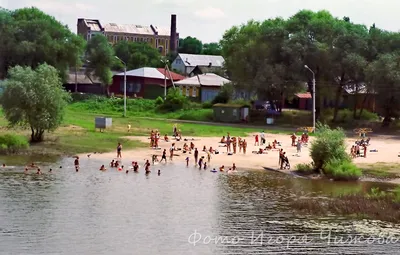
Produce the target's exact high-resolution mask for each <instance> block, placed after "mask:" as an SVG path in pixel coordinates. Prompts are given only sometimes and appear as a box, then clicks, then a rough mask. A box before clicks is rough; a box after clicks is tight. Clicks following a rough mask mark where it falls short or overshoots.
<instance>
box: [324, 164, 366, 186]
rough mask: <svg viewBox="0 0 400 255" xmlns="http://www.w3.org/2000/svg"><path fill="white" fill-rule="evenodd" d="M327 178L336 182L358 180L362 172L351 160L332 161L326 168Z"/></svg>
mask: <svg viewBox="0 0 400 255" xmlns="http://www.w3.org/2000/svg"><path fill="white" fill-rule="evenodd" d="M324 172H325V174H326V175H327V176H329V177H332V178H333V179H334V180H336V181H348V180H358V179H359V178H360V177H361V175H362V171H361V170H360V169H359V168H358V167H357V166H356V165H354V164H353V163H352V162H351V161H350V160H346V159H345V160H338V159H332V160H330V161H329V162H328V163H327V164H326V165H325V167H324Z"/></svg>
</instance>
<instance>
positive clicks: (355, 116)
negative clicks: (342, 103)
mask: <svg viewBox="0 0 400 255" xmlns="http://www.w3.org/2000/svg"><path fill="white" fill-rule="evenodd" d="M357 104H358V83H356V90H355V93H354V106H353V119H357Z"/></svg>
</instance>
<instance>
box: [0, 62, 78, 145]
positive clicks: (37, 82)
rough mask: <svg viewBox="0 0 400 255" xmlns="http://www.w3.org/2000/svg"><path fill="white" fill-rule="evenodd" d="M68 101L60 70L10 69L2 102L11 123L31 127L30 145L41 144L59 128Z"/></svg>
mask: <svg viewBox="0 0 400 255" xmlns="http://www.w3.org/2000/svg"><path fill="white" fill-rule="evenodd" d="M69 99H70V95H69V94H68V93H67V92H66V91H65V90H64V89H63V87H62V83H61V81H60V78H59V76H58V72H57V70H56V69H55V68H54V67H52V66H49V65H47V64H43V65H40V66H39V67H38V68H37V69H36V70H33V69H31V68H30V67H20V66H16V67H13V68H11V69H10V71H9V79H8V80H6V82H5V84H4V93H3V94H2V97H1V102H2V106H3V110H4V113H5V117H6V119H7V120H8V121H9V123H10V124H11V125H12V126H16V125H21V126H25V127H30V129H31V141H32V142H40V141H42V140H43V135H44V132H45V131H52V130H55V129H56V128H57V127H58V126H59V125H60V123H61V121H62V119H63V114H64V108H65V106H66V104H67V101H68V100H69Z"/></svg>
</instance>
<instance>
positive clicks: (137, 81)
mask: <svg viewBox="0 0 400 255" xmlns="http://www.w3.org/2000/svg"><path fill="white" fill-rule="evenodd" d="M183 79H185V77H184V76H182V75H180V74H177V73H174V72H168V71H167V72H165V69H164V68H154V67H142V68H138V69H134V70H129V71H127V72H126V95H127V96H128V97H140V98H147V99H155V98H157V97H159V96H161V97H163V96H164V87H165V81H166V83H167V89H168V88H170V87H171V86H172V82H177V81H180V80H183ZM110 92H111V93H112V94H114V95H123V94H124V72H122V73H118V74H115V75H114V76H113V82H112V85H111V86H110Z"/></svg>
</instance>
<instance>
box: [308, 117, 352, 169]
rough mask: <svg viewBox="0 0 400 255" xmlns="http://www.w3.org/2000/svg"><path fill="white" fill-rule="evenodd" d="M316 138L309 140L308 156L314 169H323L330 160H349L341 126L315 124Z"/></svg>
mask: <svg viewBox="0 0 400 255" xmlns="http://www.w3.org/2000/svg"><path fill="white" fill-rule="evenodd" d="M315 137H316V139H315V140H314V141H312V142H311V148H310V156H311V158H312V160H313V162H314V166H315V169H316V170H320V169H322V170H325V167H326V165H327V164H328V163H329V162H330V161H332V160H338V161H350V158H349V155H348V154H347V153H346V145H345V138H346V135H345V134H344V132H343V130H342V129H341V128H336V129H331V128H330V127H329V126H327V125H323V124H321V123H318V124H317V127H316V133H315Z"/></svg>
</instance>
